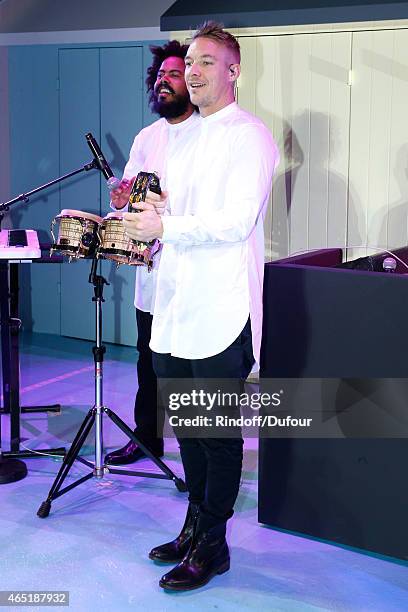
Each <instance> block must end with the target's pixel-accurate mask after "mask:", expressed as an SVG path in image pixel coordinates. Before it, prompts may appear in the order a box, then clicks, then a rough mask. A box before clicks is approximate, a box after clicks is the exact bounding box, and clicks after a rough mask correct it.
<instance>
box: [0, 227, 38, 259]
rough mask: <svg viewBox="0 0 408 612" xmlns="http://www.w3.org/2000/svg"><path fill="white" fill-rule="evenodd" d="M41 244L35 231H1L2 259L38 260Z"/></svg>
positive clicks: (0, 256)
mask: <svg viewBox="0 0 408 612" xmlns="http://www.w3.org/2000/svg"><path fill="white" fill-rule="evenodd" d="M40 257H41V249H40V244H39V242H38V236H37V232H36V231H35V230H22V229H12V230H10V229H4V230H1V231H0V259H38V258H40Z"/></svg>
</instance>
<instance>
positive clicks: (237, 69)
mask: <svg viewBox="0 0 408 612" xmlns="http://www.w3.org/2000/svg"><path fill="white" fill-rule="evenodd" d="M228 70H229V80H230V81H231V82H234V81H236V80H237V79H238V77H239V75H240V74H241V66H240V64H231V65H230V67H229V69H228Z"/></svg>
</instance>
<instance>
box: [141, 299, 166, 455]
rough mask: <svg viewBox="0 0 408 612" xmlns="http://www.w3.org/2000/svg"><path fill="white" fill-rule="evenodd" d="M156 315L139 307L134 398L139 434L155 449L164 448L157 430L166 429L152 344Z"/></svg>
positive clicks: (155, 450) (161, 450)
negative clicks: (158, 395) (159, 405)
mask: <svg viewBox="0 0 408 612" xmlns="http://www.w3.org/2000/svg"><path fill="white" fill-rule="evenodd" d="M152 320H153V316H152V315H151V314H150V313H149V312H143V310H139V309H138V308H136V321H137V332H138V336H137V345H136V346H137V350H138V352H139V358H138V361H137V379H138V382H139V388H138V390H137V393H136V399H135V423H136V429H135V433H136V435H137V436H138V437H139V438H140V439H141V441H142V442H146V445H147V446H148V447H149V448H151V450H153V451H154V452H158V453H159V454H161V453H162V452H163V437H162V436H161V437H158V435H157V434H158V432H159V431H160V432H162V431H163V422H164V415H163V416H161V415H162V412H160V413H159V414H160V416H158V411H157V378H156V374H155V372H154V369H153V363H152V351H151V350H150V347H149V342H150V336H151V331H152Z"/></svg>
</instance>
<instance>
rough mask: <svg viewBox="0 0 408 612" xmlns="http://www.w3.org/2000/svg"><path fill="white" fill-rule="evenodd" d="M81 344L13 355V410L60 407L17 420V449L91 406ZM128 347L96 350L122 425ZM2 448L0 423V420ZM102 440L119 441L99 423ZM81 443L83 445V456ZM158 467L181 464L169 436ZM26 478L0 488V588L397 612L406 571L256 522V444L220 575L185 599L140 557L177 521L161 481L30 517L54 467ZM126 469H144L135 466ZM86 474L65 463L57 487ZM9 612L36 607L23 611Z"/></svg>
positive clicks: (47, 440)
mask: <svg viewBox="0 0 408 612" xmlns="http://www.w3.org/2000/svg"><path fill="white" fill-rule="evenodd" d="M90 346H91V344H90V343H87V342H84V341H79V340H68V339H61V338H57V337H53V336H41V335H38V334H35V335H29V336H27V337H26V338H25V344H24V346H23V350H22V356H21V366H22V367H21V378H22V381H21V387H22V403H23V404H25V405H35V404H37V403H41V404H47V403H54V402H60V403H61V404H62V405H63V409H62V412H61V414H60V415H56V416H52V415H51V414H49V415H46V414H37V415H30V416H28V415H26V416H23V425H22V435H23V437H24V439H25V441H24V445H26V446H28V447H30V448H40V447H45V446H60V445H66V444H68V443H69V442H70V441H71V440H72V438H73V435H74V434H75V432H76V430H77V428H78V427H79V424H80V422H81V420H82V419H83V418H84V416H85V414H86V412H87V410H88V408H89V407H90V406H91V405H92V404H93V392H94V379H93V362H92V358H91V357H90V355H91V353H90ZM135 357H136V355H135V350H134V349H131V348H121V347H115V346H111V345H108V350H107V355H106V361H105V386H104V389H105V397H104V399H105V404H106V405H108V406H109V407H110V408H112V409H113V410H115V411H116V412H117V413H118V414H119V415H120V416H122V417H123V418H124V419H125V420H126V421H127V422H128V423H129V424H131V414H132V405H133V398H134V393H135V390H136V384H137V382H136V379H135ZM2 424H3V432H2V433H3V435H2V438H3V447H4V448H5V449H7V448H8V444H9V442H8V418H6V417H3V419H2ZM105 425H106V426H105V444H106V446H107V447H109V448H113V447H115V446H117V445H119V444H121V443H122V441H123V440H124V438H123V435H122V434H121V432H120V431H118V430H117V429H116V428H114V427H113V426H112V425H111V424H110V423H106V424H105ZM92 442H93V438H92V437H91V438H90V439H89V440H88V443H87V446H86V448H85V452H86V453H92ZM165 460H166V462H167V463H168V465H169V466H170V467H171V468H172V469H174V471H176V472H177V473H178V474H180V475H182V466H181V463H180V458H179V454H178V450H177V444H176V443H175V441H174V440H167V441H166V456H165ZM26 464H27V466H28V470H29V473H28V476H27V477H26V478H25V479H24V480H22V481H20V482H18V483H14V484H8V485H1V486H0V500H1V510H0V590H37V591H39V590H40V591H42V590H48V591H49V590H56V591H60V590H65V591H69V592H70V609H71V610H79V611H83V610H84V611H88V610H100V611H102V610H114V611H121V610H149V611H156V610H157V611H171V610H176V609H178V608H180V607H182V608H183V609H185V610H205V609H209V610H221V611H230V610H231V611H234V612H236V611H237V610H258V609H262V610H273V611H297V610H302V611H303V610H305V611H312V610H313V611H317V610H336V611H337V610H338V611H340V610H341V611H343V610H345V611H346V610H347V611H349V610H350V611H351V610H353V611H354V610H356V611H370V612H371V611H381V612H383V611H388V610H389V611H398V610H407V609H408V569H407V566H406V565H403V564H401V563H394V562H392V561H390V560H385V559H383V558H379V557H375V556H370V555H365V554H360V553H358V552H356V551H352V550H348V549H345V548H340V547H336V546H331V545H329V544H327V543H323V542H318V541H314V540H310V539H307V538H302V537H297V536H295V535H291V534H287V533H282V532H278V531H275V530H273V529H270V528H268V527H264V526H261V525H259V524H258V523H257V443H256V440H248V441H247V442H246V446H245V459H244V472H243V480H242V487H241V492H240V496H239V499H238V503H237V508H236V514H235V517H234V519H233V520H232V521H230V523H231V524H230V526H229V541H230V544H231V555H232V565H231V570H230V571H229V572H227V573H226V574H224V575H223V576H218V577H217V578H215V579H214V580H213V581H212V582H211V583H210V584H209V585H207V586H206V587H203V588H202V589H200V590H198V591H194V592H187V593H176V594H171V593H166V592H163V591H162V589H160V588H159V586H158V579H159V578H160V576H161V575H162V574H163V573H164V572H165V571H166V566H159V565H156V564H154V563H153V562H152V561H150V560H149V559H148V557H147V553H148V551H149V549H150V548H151V547H152V546H154V545H156V544H159V543H161V542H163V541H166V540H168V539H171V538H172V537H173V536H174V535H175V534H176V533H177V530H178V528H179V526H180V524H181V522H182V519H183V517H184V513H185V508H186V495H185V494H181V493H179V492H177V490H176V488H175V487H174V485H173V484H172V483H170V482H167V481H162V480H153V479H147V478H132V477H129V476H113V475H111V476H108V477H105V478H104V479H102V480H101V481H97V480H95V479H92V480H90V481H88V482H86V483H84V484H82V485H80V486H79V487H78V488H77V489H75V490H73V491H70V492H69V493H67V494H66V495H65V496H63V497H61V498H60V499H57V500H55V501H54V503H53V506H52V510H51V514H50V516H49V517H48V518H46V519H39V518H38V517H37V516H36V511H37V509H38V507H39V505H40V503H41V502H42V501H43V499H45V497H46V496H47V493H48V491H49V489H50V486H51V484H52V482H53V479H54V478H55V475H56V473H57V471H58V468H59V465H60V462H59V460H56V459H54V458H50V457H44V458H38V459H27V460H26ZM138 467H140V468H142V467H144V468H145V469H146V470H150V471H154V466H153V465H152V464H151V463H150V462H149V461H147V460H145V461H143V462H140V463H139V464H138ZM87 471H88V469H87V468H86V467H85V466H83V465H81V464H79V463H76V464H75V466H74V468H73V470H72V471H71V475H70V478H69V482H72V481H73V480H74V478H75V477H80V476H82V475H84V474H86V473H87ZM18 609H27V610H33V609H45V608H33V607H30V608H28V607H27V608H25V607H19V608H18Z"/></svg>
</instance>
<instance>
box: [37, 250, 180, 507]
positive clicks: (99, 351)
mask: <svg viewBox="0 0 408 612" xmlns="http://www.w3.org/2000/svg"><path fill="white" fill-rule="evenodd" d="M97 265H98V260H97V259H96V258H95V259H94V260H93V261H92V268H91V273H90V276H89V282H90V283H92V284H93V286H94V297H93V298H92V301H93V302H95V310H96V344H95V346H94V347H93V348H92V352H93V356H94V364H95V405H94V406H93V408H91V409H90V410H89V412H88V414H87V415H86V417H85V419H84V421H83V422H82V424H81V426H80V428H79V430H78V432H77V434H76V436H75V438H74V441H73V442H72V444H71V447H70V449H69V450H68V452H67V454H66V456H65V458H64V460H63V462H62V465H61V468H60V470H59V472H58V474H57V477H56V479H55V480H54V483H53V485H52V487H51V489H50V491H49V493H48V497H47V499H46V500H45V501H44V502H43V503H42V504H41V506H40V507H39V509H38V512H37V516H39V517H40V518H46V517H47V516H48V515H49V513H50V510H51V503H52V502H53V500H54V499H57V497H61V495H64V493H67V492H68V491H70V490H71V489H73V488H75V487H77V486H78V485H80V484H81V483H83V482H85V481H86V480H89V479H90V478H93V477H95V478H97V479H102V478H103V477H104V475H105V474H125V475H127V476H139V477H145V478H162V479H164V480H172V481H173V482H174V484H175V485H176V487H177V490H178V491H182V492H185V491H186V490H187V488H186V485H185V483H184V481H183V480H182V479H181V478H178V477H177V476H176V475H175V474H174V473H173V472H172V471H171V470H170V468H168V467H167V465H166V464H165V463H164V462H163V461H161V460H160V459H159V458H157V457H156V456H155V455H153V453H151V452H150V451H149V449H148V448H147V447H146V446H144V444H143V443H142V442H141V441H140V440H139V438H138V437H137V436H136V435H135V434H134V433H133V431H132V430H131V429H130V428H129V427H128V426H127V425H126V424H125V423H124V422H123V421H122V419H120V418H119V417H118V416H117V415H116V414H115V413H114V412H113V411H112V410H110V409H109V408H107V407H106V406H104V405H103V356H104V353H105V351H106V348H105V346H103V344H102V302H104V301H105V300H104V299H103V286H104V285H105V284H106V285H108V284H109V283H108V282H107V281H106V279H105V278H104V277H103V276H101V275H98V274H96V270H97ZM104 414H105V415H106V416H108V417H109V418H110V419H111V421H113V423H114V424H115V425H116V426H117V427H119V429H120V430H121V431H123V433H125V434H126V435H127V436H128V438H129V439H130V440H132V441H133V442H134V443H135V444H137V445H138V446H139V447H140V448H141V449H142V451H143V452H144V453H145V455H146V457H148V458H149V459H151V460H152V461H153V462H154V463H155V464H156V465H157V467H158V468H159V469H160V470H161V471H162V473H161V474H157V473H150V472H136V471H133V470H132V471H131V470H121V469H119V470H118V469H116V468H112V467H110V466H106V465H105V463H104V457H103V435H102V433H103V432H102V417H103V415H104ZM93 425H95V463H91V462H90V461H87V460H86V459H83V458H82V457H80V456H79V452H80V450H81V448H82V446H83V444H84V442H85V440H86V438H87V436H88V434H89V432H90V431H91V429H92V426H93ZM75 459H77V460H78V461H80V462H81V463H83V464H84V465H86V466H88V467H90V468H92V471H91V472H89V473H88V474H87V475H86V476H83V477H82V478H80V479H79V480H76V481H75V482H73V483H72V484H70V485H68V486H66V487H64V488H63V489H61V486H62V484H63V482H64V480H65V478H66V477H67V475H68V473H69V470H70V469H71V467H72V465H73V463H74V461H75Z"/></svg>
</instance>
